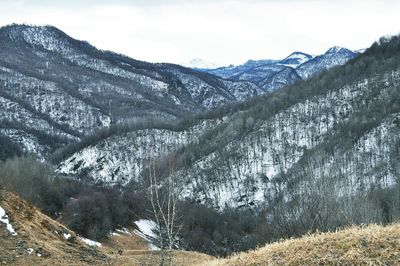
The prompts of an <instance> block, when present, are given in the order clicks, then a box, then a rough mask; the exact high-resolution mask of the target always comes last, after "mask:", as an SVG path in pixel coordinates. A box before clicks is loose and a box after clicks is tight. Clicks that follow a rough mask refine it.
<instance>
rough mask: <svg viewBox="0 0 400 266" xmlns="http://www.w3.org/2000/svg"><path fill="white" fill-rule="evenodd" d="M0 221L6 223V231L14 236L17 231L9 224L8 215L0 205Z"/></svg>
mask: <svg viewBox="0 0 400 266" xmlns="http://www.w3.org/2000/svg"><path fill="white" fill-rule="evenodd" d="M0 222H2V223H3V224H5V225H6V228H7V231H8V232H10V233H11V235H13V236H16V235H17V232H15V230H14V228H13V227H12V225H11V224H10V221H9V220H8V216H7V214H6V211H5V210H4V209H3V208H2V207H0Z"/></svg>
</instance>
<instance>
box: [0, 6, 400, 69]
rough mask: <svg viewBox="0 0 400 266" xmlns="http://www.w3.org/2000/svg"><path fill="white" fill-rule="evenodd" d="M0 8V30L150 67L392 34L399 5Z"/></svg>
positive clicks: (276, 53)
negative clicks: (34, 27) (44, 29)
mask: <svg viewBox="0 0 400 266" xmlns="http://www.w3.org/2000/svg"><path fill="white" fill-rule="evenodd" d="M0 10H1V16H0V25H7V24H11V23H29V24H38V25H43V24H49V25H53V26H56V27H58V28H60V29H61V30H63V31H64V32H66V33H67V34H69V35H70V36H72V37H74V38H77V39H81V40H87V41H89V42H90V43H92V44H93V45H95V46H96V47H98V48H101V49H106V50H112V51H115V52H119V53H123V54H126V55H128V56H130V57H133V58H136V59H141V60H146V61H151V62H175V63H181V62H184V61H188V60H190V59H193V58H197V57H199V58H203V59H206V60H209V61H213V62H218V63H220V64H231V63H232V64H239V63H242V62H244V61H247V60H248V59H265V58H273V59H278V58H283V57H285V56H287V55H288V54H289V53H291V52H293V51H297V50H298V51H303V52H307V53H311V54H320V53H323V52H325V50H327V49H328V48H329V47H331V46H333V45H339V46H344V47H347V48H350V49H360V48H364V47H368V46H369V45H370V44H371V43H372V42H373V41H375V40H377V39H378V38H379V37H380V36H383V35H391V34H398V33H400V24H399V22H400V0H399V1H397V0H376V1H372V0H364V1H362V0H347V1H346V0H331V1H324V0H320V1H317V0H283V1H282V0H280V1H279V0H242V1H239V0H198V1H195V0H169V1H168V0H130V1H129V0H109V1H107V0H68V1H67V0H65V1H64V0H59V1H56V0H0Z"/></svg>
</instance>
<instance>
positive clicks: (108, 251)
mask: <svg viewBox="0 0 400 266" xmlns="http://www.w3.org/2000/svg"><path fill="white" fill-rule="evenodd" d="M0 206H1V207H3V208H4V209H5V211H6V213H7V215H8V216H9V218H10V222H11V224H12V225H13V227H14V229H15V230H16V231H17V233H18V235H17V236H11V235H10V234H9V233H8V232H7V231H6V230H5V228H4V226H3V224H0V265H18V266H30V265H49V266H50V265H51V266H58V265H77V266H81V265H82V266H83V265H118V266H119V265H121V266H124V265H126V266H128V265H129V266H131V265H132V266H133V265H158V258H159V253H158V252H157V251H149V250H148V244H147V242H146V241H144V240H143V239H141V238H140V237H138V236H137V235H135V234H123V233H120V236H112V237H110V239H108V240H107V241H106V242H104V243H103V247H102V248H100V249H94V248H90V247H88V246H87V245H85V244H84V243H83V242H82V241H81V240H79V238H78V237H77V235H76V234H75V233H74V232H72V231H71V230H69V229H67V228H66V227H65V226H63V225H62V224H60V223H59V222H57V221H54V220H53V219H51V218H50V217H48V216H46V215H44V214H43V213H42V212H40V211H39V210H38V209H37V208H35V207H33V206H32V205H31V204H29V203H28V202H26V201H24V200H21V199H20V198H19V197H18V196H17V195H15V194H13V193H5V194H4V200H2V201H0ZM63 233H66V234H70V235H71V236H72V238H71V239H70V240H69V241H67V240H66V239H65V238H64V236H63ZM21 243H22V244H21ZM19 246H21V247H20V248H18V247H19ZM28 248H33V249H34V250H35V251H34V253H33V254H32V255H28V253H27V249H28ZM18 249H19V251H18ZM36 251H40V253H41V254H42V255H43V256H42V257H38V256H37V254H36ZM118 251H122V254H121V255H120V254H118ZM213 258H214V257H211V256H208V255H205V254H200V253H196V252H187V251H174V252H173V263H174V265H177V266H179V265H182V266H183V265H185V266H186V265H193V264H198V263H201V262H205V261H210V260H211V259H213Z"/></svg>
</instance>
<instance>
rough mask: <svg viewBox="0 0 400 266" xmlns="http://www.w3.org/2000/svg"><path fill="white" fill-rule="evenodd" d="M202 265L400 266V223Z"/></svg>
mask: <svg viewBox="0 0 400 266" xmlns="http://www.w3.org/2000/svg"><path fill="white" fill-rule="evenodd" d="M201 265H210V266H218V265H235V266H236V265H400V224H393V225H388V226H385V227H382V226H378V225H369V226H367V227H352V228H349V229H346V230H342V231H338V232H332V233H322V234H312V235H306V236H303V237H301V238H298V239H290V240H285V241H281V242H277V243H273V244H268V245H266V246H265V247H263V248H259V249H257V250H255V251H250V252H247V253H239V254H236V255H234V256H232V257H231V258H228V259H216V260H213V261H211V262H206V263H203V264H201Z"/></svg>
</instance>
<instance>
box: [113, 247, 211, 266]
mask: <svg viewBox="0 0 400 266" xmlns="http://www.w3.org/2000/svg"><path fill="white" fill-rule="evenodd" d="M112 258H113V260H112V264H111V265H118V266H136V265H137V266H139V265H159V253H158V251H148V250H126V251H124V252H123V254H122V255H121V256H120V255H114V256H113V257H112ZM212 259H214V257H211V256H209V255H206V254H202V253H197V252H190V251H173V259H172V263H173V265H174V266H188V265H195V264H199V263H203V262H207V261H211V260H212Z"/></svg>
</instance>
